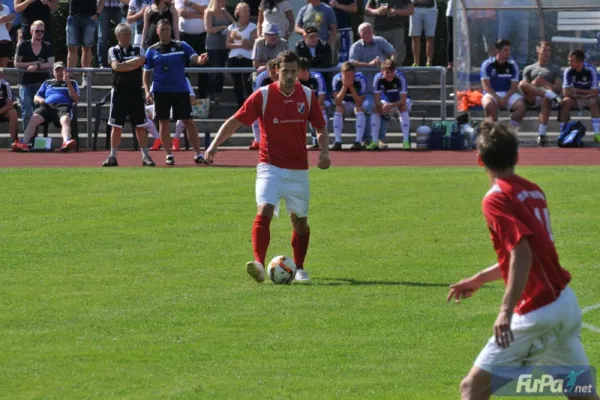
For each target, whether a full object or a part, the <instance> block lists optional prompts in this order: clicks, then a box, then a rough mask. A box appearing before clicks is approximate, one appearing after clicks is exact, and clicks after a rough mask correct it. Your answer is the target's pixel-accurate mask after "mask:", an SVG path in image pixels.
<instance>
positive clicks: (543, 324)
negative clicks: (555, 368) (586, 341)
mask: <svg viewBox="0 0 600 400" xmlns="http://www.w3.org/2000/svg"><path fill="white" fill-rule="evenodd" d="M510 327H511V329H512V331H513V335H514V339H515V340H514V341H513V342H511V343H510V347H509V348H507V349H503V348H501V347H500V346H498V345H497V344H496V339H495V337H494V336H492V337H491V338H490V340H489V341H488V343H487V344H486V345H485V347H484V348H483V350H481V353H479V356H477V359H476V360H475V363H474V364H475V365H476V366H477V367H479V368H481V369H483V370H484V371H487V372H490V373H491V372H492V367H493V366H496V367H498V366H509V365H517V366H527V365H563V366H564V365H588V359H587V356H586V354H585V350H584V349H583V345H582V344H581V309H580V308H579V304H578V303H577V296H576V295H575V292H573V290H571V288H570V287H568V286H567V287H565V289H564V290H563V291H562V293H561V294H560V296H559V298H558V299H557V300H555V301H554V302H552V303H550V304H548V305H546V306H544V307H542V308H539V309H537V310H534V311H531V312H529V313H527V314H525V315H517V314H514V315H513V318H512V321H511V324H510Z"/></svg>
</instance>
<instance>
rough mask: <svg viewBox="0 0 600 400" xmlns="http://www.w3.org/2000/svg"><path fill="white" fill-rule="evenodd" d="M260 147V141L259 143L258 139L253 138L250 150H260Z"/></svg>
mask: <svg viewBox="0 0 600 400" xmlns="http://www.w3.org/2000/svg"><path fill="white" fill-rule="evenodd" d="M258 149H260V143H258V142H257V141H256V140H253V141H252V143H250V146H248V150H258Z"/></svg>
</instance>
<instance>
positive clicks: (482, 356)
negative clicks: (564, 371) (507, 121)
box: [447, 121, 598, 400]
mask: <svg viewBox="0 0 600 400" xmlns="http://www.w3.org/2000/svg"><path fill="white" fill-rule="evenodd" d="M480 132H481V133H480V135H479V137H478V138H477V150H478V156H477V158H478V161H479V164H480V165H482V166H483V167H485V169H486V172H487V174H488V175H489V177H490V181H491V184H492V187H491V189H490V190H489V191H488V192H487V194H486V195H485V197H484V199H483V214H484V216H485V219H486V222H487V225H488V228H489V231H490V234H491V238H492V242H493V245H494V248H495V250H496V253H497V254H498V263H496V264H494V265H493V266H491V267H489V268H487V269H484V270H483V271H481V272H479V273H477V274H475V275H473V276H472V277H470V278H467V279H463V280H461V281H460V282H458V283H455V284H454V285H451V286H450V292H449V294H448V297H447V300H448V301H449V300H451V299H455V301H456V302H458V301H460V299H461V298H468V297H471V296H472V295H473V294H474V293H475V292H476V291H477V290H478V289H479V288H480V287H481V286H482V285H484V284H485V283H488V282H493V281H497V280H500V279H502V280H504V284H505V286H506V287H505V290H504V296H503V298H502V302H501V304H500V311H499V313H498V317H497V318H496V322H495V323H494V329H493V330H494V336H492V337H491V338H490V339H489V341H488V343H487V344H486V346H485V347H484V348H483V350H482V351H481V353H479V356H478V357H477V359H476V360H475V363H474V366H473V367H472V368H471V371H470V372H469V374H468V375H467V377H466V378H465V379H464V380H463V381H462V383H461V385H460V392H461V398H462V399H463V400H465V399H488V398H489V397H490V395H491V389H492V374H493V372H494V370H493V368H494V367H503V366H516V367H518V366H523V365H538V364H543V365H556V366H568V365H572V366H575V365H577V366H587V365H589V363H588V359H587V356H586V354H585V350H584V349H583V345H582V343H581V309H580V308H579V305H578V303H577V296H576V295H575V293H574V292H573V290H572V289H571V288H570V287H569V286H568V284H569V282H570V281H571V275H570V274H569V272H568V271H566V270H565V269H563V268H562V267H561V265H560V263H559V258H558V254H557V252H556V248H555V246H554V239H553V237H552V229H551V227H550V213H549V211H548V203H547V200H546V195H545V194H544V192H543V191H542V189H540V187H539V186H538V185H536V184H534V183H532V182H530V181H528V180H526V179H525V178H522V177H521V176H519V175H516V174H515V165H516V164H517V159H518V139H517V137H516V135H515V134H514V133H513V132H512V131H511V130H510V129H509V128H508V127H507V126H506V125H502V124H498V123H495V122H491V121H484V122H483V123H482V124H481V127H480ZM503 376H504V375H503ZM505 377H506V376H505ZM508 378H511V377H508ZM569 398H570V399H571V398H573V399H579V398H583V397H569ZM585 398H587V399H595V400H598V397H596V396H589V397H585Z"/></svg>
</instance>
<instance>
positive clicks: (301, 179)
mask: <svg viewBox="0 0 600 400" xmlns="http://www.w3.org/2000/svg"><path fill="white" fill-rule="evenodd" d="M298 63H299V57H298V55H296V53H293V52H291V51H284V52H281V53H279V55H278V56H277V72H278V74H279V80H278V81H277V82H274V83H271V84H270V85H267V86H263V87H261V88H260V89H259V90H256V91H255V92H254V93H253V94H252V95H251V96H250V97H249V98H248V99H246V102H245V103H244V105H243V106H242V108H240V109H239V110H238V112H236V113H235V115H234V116H233V117H231V118H229V119H228V120H227V121H226V122H225V123H224V124H223V126H222V127H221V129H220V130H219V133H218V134H217V136H216V137H215V139H214V141H213V142H212V143H211V145H210V146H209V148H208V149H207V150H206V152H205V153H204V157H205V160H206V162H208V163H210V162H212V160H213V159H214V157H215V154H216V152H217V147H218V146H219V145H220V144H221V143H223V142H224V141H225V140H227V139H228V138H229V137H230V136H231V135H233V134H234V132H235V131H237V130H238V128H239V127H240V125H241V124H244V125H252V123H253V122H254V121H256V120H257V119H258V122H259V126H260V150H259V154H260V161H259V164H258V167H257V176H256V203H257V205H258V213H257V215H256V218H255V219H254V224H253V225H252V246H253V248H254V261H250V262H249V263H247V264H246V271H247V272H248V274H249V275H250V276H251V277H252V278H254V279H255V280H256V281H257V282H259V283H260V282H263V281H264V280H265V268H264V265H265V258H266V256H267V248H268V247H269V242H270V239H271V233H270V228H269V226H270V224H271V219H272V218H273V214H275V215H277V214H278V212H279V202H280V200H281V198H282V197H283V198H284V199H285V204H286V207H287V209H288V212H289V213H290V215H291V220H292V226H293V230H292V248H293V251H294V262H295V263H296V266H297V267H298V270H297V272H296V277H295V279H296V280H297V281H308V280H309V277H308V273H307V272H306V271H305V270H304V259H305V257H306V252H307V250H308V241H309V235H310V229H309V227H308V219H307V215H308V203H309V195H310V193H309V183H308V153H307V150H306V123H307V122H310V123H311V124H312V126H313V127H314V128H315V129H316V131H317V140H318V141H319V145H320V147H321V154H320V157H319V165H318V166H319V168H321V169H327V168H329V165H330V160H329V150H328V146H329V136H328V133H327V126H326V123H325V120H324V119H323V115H322V114H321V108H320V107H319V101H318V100H317V98H316V96H315V95H314V93H312V91H311V90H310V89H309V88H307V87H304V86H302V85H300V84H299V83H297V82H296V78H297V76H298Z"/></svg>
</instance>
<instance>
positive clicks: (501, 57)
mask: <svg viewBox="0 0 600 400" xmlns="http://www.w3.org/2000/svg"><path fill="white" fill-rule="evenodd" d="M481 85H482V86H483V93H484V96H483V98H482V99H481V105H482V106H483V108H484V110H485V116H486V118H490V119H491V120H493V121H498V111H499V110H506V111H510V112H511V115H510V124H511V125H512V126H513V127H518V126H519V123H520V122H521V120H522V119H523V117H524V116H525V111H527V106H526V105H525V100H524V99H523V96H521V95H520V94H518V93H517V90H518V89H519V66H518V65H517V63H516V62H515V61H514V60H513V59H511V58H510V41H509V40H507V39H499V40H498V42H496V57H491V58H489V59H487V60H485V61H484V62H483V64H481Z"/></svg>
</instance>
